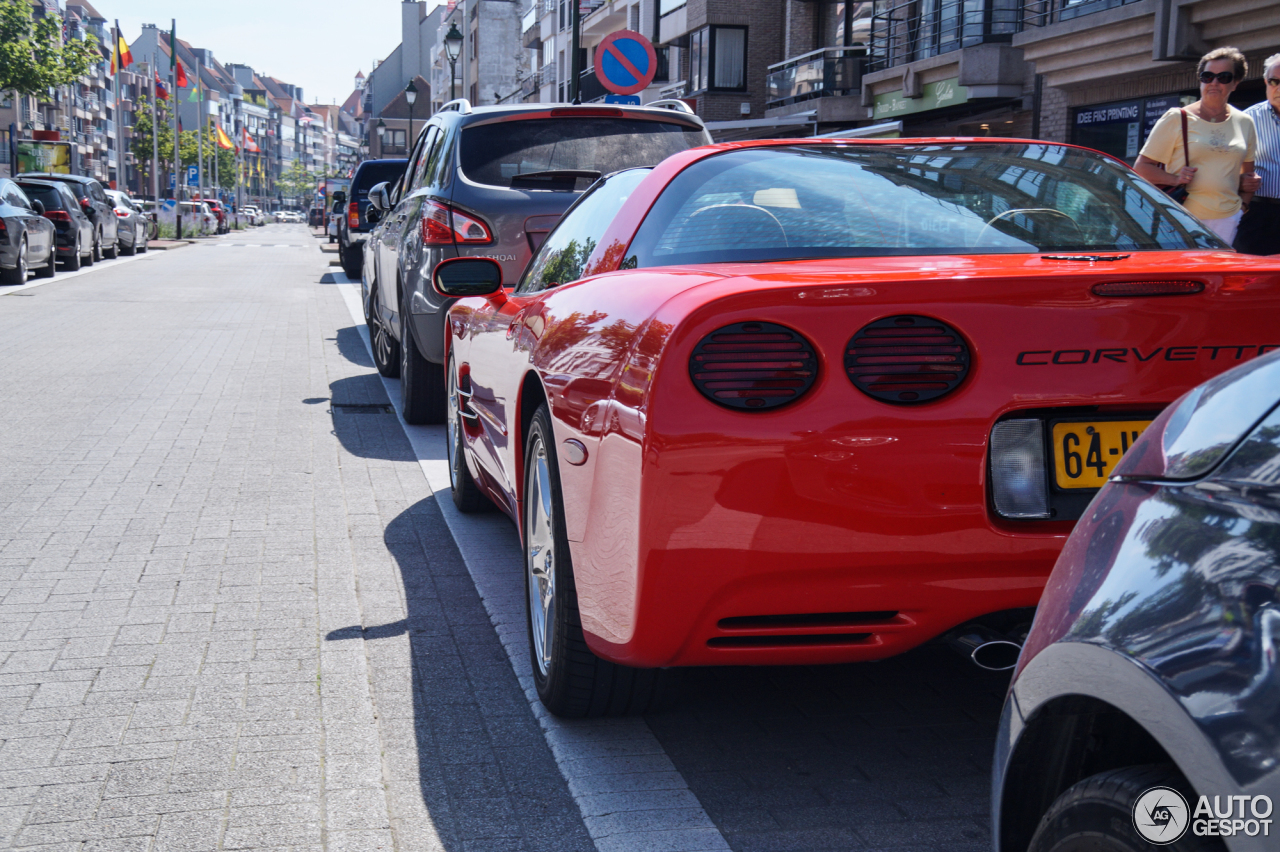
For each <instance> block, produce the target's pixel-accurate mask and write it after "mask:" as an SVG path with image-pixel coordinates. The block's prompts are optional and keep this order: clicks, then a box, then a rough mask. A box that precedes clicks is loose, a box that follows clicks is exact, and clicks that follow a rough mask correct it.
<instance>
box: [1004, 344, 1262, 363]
mask: <svg viewBox="0 0 1280 852" xmlns="http://www.w3.org/2000/svg"><path fill="white" fill-rule="evenodd" d="M1273 349H1280V343H1266V344H1261V345H1259V344H1256V343H1251V344H1247V345H1243V346H1240V345H1231V346H1156V347H1154V348H1153V349H1151V350H1149V351H1144V350H1143V349H1142V347H1140V346H1135V347H1133V348H1130V349H1121V348H1118V347H1117V348H1114V349H1111V348H1105V349H1029V350H1027V351H1026V352H1019V353H1018V357H1017V358H1016V359H1015V361H1014V363H1016V364H1017V365H1018V366H1019V367H1045V366H1053V365H1059V366H1070V365H1074V364H1097V363H1098V362H1099V361H1114V362H1116V363H1118V364H1130V363H1141V362H1144V361H1152V360H1156V359H1159V360H1161V361H1200V360H1208V361H1217V360H1218V359H1219V357H1220V356H1221V359H1222V360H1223V361H1245V360H1248V359H1249V358H1253V357H1256V356H1258V355H1265V354H1266V353H1268V352H1270V351H1271V350H1273Z"/></svg>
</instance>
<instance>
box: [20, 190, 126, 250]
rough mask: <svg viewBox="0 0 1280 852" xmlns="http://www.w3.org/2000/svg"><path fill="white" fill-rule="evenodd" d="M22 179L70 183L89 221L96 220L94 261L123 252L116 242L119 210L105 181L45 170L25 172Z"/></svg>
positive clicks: (94, 224) (94, 225) (94, 223)
mask: <svg viewBox="0 0 1280 852" xmlns="http://www.w3.org/2000/svg"><path fill="white" fill-rule="evenodd" d="M18 179H19V180H26V179H33V180H56V181H60V182H61V183H64V184H66V186H67V188H68V189H70V190H71V193H72V194H73V195H75V197H76V200H77V201H78V202H79V203H80V207H81V208H82V209H83V210H84V212H85V215H86V216H88V217H89V221H90V222H92V223H93V258H94V260H102V259H103V258H104V257H115V256H116V255H117V254H119V247H118V246H117V244H116V241H117V240H118V239H119V236H118V234H117V230H118V228H117V226H116V210H115V207H114V206H113V205H112V203H111V199H110V198H108V197H107V191H106V190H105V189H104V188H103V186H102V184H100V183H98V182H97V181H96V180H94V179H93V178H88V177H81V176H80V175H63V174H51V173H44V172H39V173H38V172H30V173H27V174H21V175H18Z"/></svg>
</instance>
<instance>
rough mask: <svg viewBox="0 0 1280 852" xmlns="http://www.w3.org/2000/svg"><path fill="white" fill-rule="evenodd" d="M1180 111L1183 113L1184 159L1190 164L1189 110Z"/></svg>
mask: <svg viewBox="0 0 1280 852" xmlns="http://www.w3.org/2000/svg"><path fill="white" fill-rule="evenodd" d="M1178 112H1180V113H1181V114H1182V159H1183V160H1185V161H1186V165H1187V166H1190V165H1191V144H1190V143H1189V142H1187V111H1186V110H1185V109H1180V110H1178ZM1184 168H1185V167H1184Z"/></svg>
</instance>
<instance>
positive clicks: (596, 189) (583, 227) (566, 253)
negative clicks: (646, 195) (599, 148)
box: [516, 168, 649, 293]
mask: <svg viewBox="0 0 1280 852" xmlns="http://www.w3.org/2000/svg"><path fill="white" fill-rule="evenodd" d="M648 174H649V169H647V168H644V169H628V170H626V171H624V172H618V173H616V174H614V175H611V176H610V177H609V178H607V179H606V180H604V181H603V182H601V183H597V184H596V185H595V186H593V187H592V188H591V189H589V190H587V192H586V193H585V194H584V195H583V196H582V197H581V198H579V199H578V200H577V201H576V202H574V204H573V206H572V207H570V208H569V210H568V211H567V212H566V213H565V214H564V218H562V219H561V220H560V223H559V224H558V225H556V229H555V230H554V231H552V232H551V234H550V235H548V237H547V239H546V241H545V242H543V244H542V247H541V248H540V249H538V253H537V254H536V255H534V257H533V261H532V262H531V263H530V264H529V268H528V269H526V270H525V273H524V278H523V279H521V281H520V286H519V287H517V288H516V292H518V293H537V292H540V291H542V290H548V289H550V288H552V287H557V286H559V285H561V284H568V283H569V282H570V281H577V280H578V279H579V278H581V277H582V269H583V267H585V266H586V265H587V259H588V258H590V257H591V252H592V251H594V250H595V247H596V244H597V243H599V242H600V238H601V237H603V236H604V232H605V231H606V230H608V228H609V223H610V222H612V221H613V217H614V215H615V214H617V212H618V210H620V209H621V208H622V204H623V202H625V201H626V200H627V198H628V197H629V196H630V195H631V192H632V190H634V189H635V188H636V186H637V185H638V184H639V183H640V181H642V180H644V179H645V177H647V176H648Z"/></svg>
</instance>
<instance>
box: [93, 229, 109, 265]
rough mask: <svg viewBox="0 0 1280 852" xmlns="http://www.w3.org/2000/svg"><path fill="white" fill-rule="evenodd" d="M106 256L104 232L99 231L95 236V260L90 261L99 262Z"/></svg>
mask: <svg viewBox="0 0 1280 852" xmlns="http://www.w3.org/2000/svg"><path fill="white" fill-rule="evenodd" d="M106 256H107V253H106V250H105V249H103V248H102V232H101V231H98V232H97V233H96V234H95V235H94V238H93V260H92V261H90V263H91V264H93V263H97V262H98V261H100V260H102V259H103V258H104V257H106Z"/></svg>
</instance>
